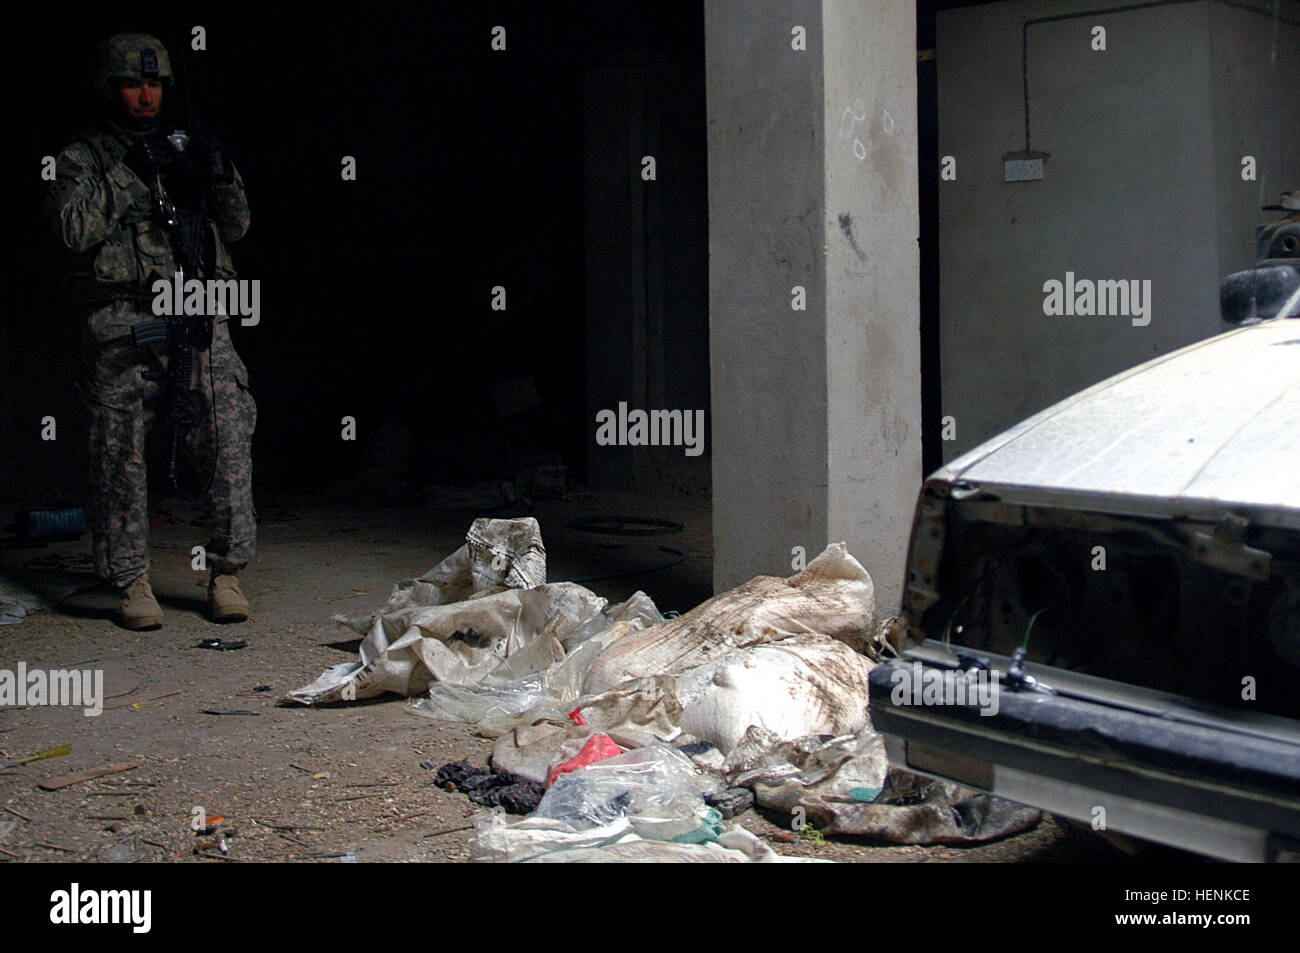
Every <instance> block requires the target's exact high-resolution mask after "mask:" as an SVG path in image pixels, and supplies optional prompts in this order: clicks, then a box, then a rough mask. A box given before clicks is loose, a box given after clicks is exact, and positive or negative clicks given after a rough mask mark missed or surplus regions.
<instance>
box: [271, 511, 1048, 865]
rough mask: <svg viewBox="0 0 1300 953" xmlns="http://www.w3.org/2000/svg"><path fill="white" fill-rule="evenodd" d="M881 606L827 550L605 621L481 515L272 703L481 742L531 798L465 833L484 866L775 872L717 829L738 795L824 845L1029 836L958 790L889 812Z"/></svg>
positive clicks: (1028, 820) (643, 602) (854, 568)
mask: <svg viewBox="0 0 1300 953" xmlns="http://www.w3.org/2000/svg"><path fill="white" fill-rule="evenodd" d="M875 608H876V607H875V592H874V588H873V586H872V582H871V577H870V576H869V575H868V574H867V572H866V570H865V569H864V568H863V567H862V565H861V564H860V563H859V562H858V561H857V560H856V559H854V558H853V557H852V556H851V555H849V553H848V551H847V549H846V548H845V546H844V544H843V543H837V544H833V545H831V546H828V547H827V548H826V549H825V551H823V552H822V553H821V554H820V555H819V556H818V557H817V558H816V559H814V560H813V561H812V562H810V563H809V564H808V566H807V568H805V569H804V570H803V571H802V572H799V573H797V574H795V575H793V576H790V577H789V578H785V579H782V578H778V577H773V576H760V577H757V578H755V579H752V580H750V581H749V582H747V583H745V584H744V585H742V586H739V587H737V588H736V589H733V590H730V591H729V592H726V593H723V594H721V595H718V596H715V597H714V598H713V599H710V600H708V601H707V602H705V603H703V604H702V605H700V606H698V607H696V608H695V609H693V610H691V611H690V612H688V613H686V614H684V615H681V616H679V617H677V618H673V619H664V618H663V616H662V615H661V614H660V613H659V611H658V609H657V608H656V607H655V605H654V603H653V602H652V601H651V599H650V598H649V597H648V596H647V595H645V593H642V592H637V593H636V594H635V595H633V596H632V597H631V598H630V599H628V600H627V601H626V602H622V603H618V604H610V603H608V602H607V601H606V600H604V599H601V598H600V597H599V596H597V595H595V594H594V593H592V592H591V591H590V590H588V589H586V588H584V587H582V586H580V585H577V584H575V583H547V582H546V550H545V547H544V545H543V543H542V539H541V533H540V529H539V527H538V525H537V522H536V520H534V519H531V518H526V519H517V520H491V519H480V520H476V521H475V522H474V524H473V526H472V527H471V528H470V531H469V533H468V534H467V537H466V543H465V545H464V546H462V547H461V548H460V549H459V550H457V551H456V552H455V553H453V554H452V555H451V556H449V557H448V558H447V559H445V560H443V561H442V562H441V563H439V564H438V565H437V566H435V567H434V568H433V569H432V570H430V571H429V572H428V573H426V574H425V575H423V576H421V577H420V578H418V579H413V580H409V581H407V582H405V583H403V584H401V585H400V586H398V587H397V588H395V590H394V592H393V594H392V595H391V596H390V597H389V599H388V602H387V603H386V604H385V605H384V606H383V608H381V609H380V610H379V611H377V612H376V613H374V614H373V615H372V616H369V617H367V618H363V619H348V618H344V617H336V618H337V619H338V621H340V622H342V623H343V624H345V625H347V626H349V627H350V628H352V629H353V630H354V631H356V632H358V633H359V634H362V635H364V636H365V638H364V640H363V641H362V644H361V649H360V658H359V659H358V660H357V661H355V662H349V663H345V664H343V665H338V666H335V667H333V668H331V669H328V670H327V671H326V672H324V673H323V674H322V675H321V676H320V678H318V679H317V680H316V681H315V682H313V683H312V684H311V685H308V686H305V687H304V688H301V689H298V690H297V691H295V692H291V693H290V694H289V695H288V696H287V697H286V699H284V701H286V702H296V703H301V704H320V703H324V702H334V701H343V700H357V699H362V698H368V697H373V696H376V695H380V694H383V693H385V692H395V693H397V694H399V695H404V696H407V697H412V698H416V699H417V700H416V701H415V702H414V703H413V706H414V708H415V709H416V710H417V711H419V712H420V713H422V714H425V715H427V716H429V717H433V718H437V719H442V720H451V721H458V722H462V723H469V724H474V725H476V726H477V729H478V731H479V732H480V733H482V734H484V735H486V736H488V737H493V738H495V739H496V743H495V746H494V749H493V753H492V759H491V764H492V768H493V769H495V770H496V771H507V772H510V773H511V774H513V775H516V776H518V777H520V778H524V779H527V780H529V781H535V782H538V783H542V784H546V785H547V788H546V794H545V795H544V796H543V797H542V800H541V803H540V805H539V806H538V809H537V811H536V812H535V813H533V814H532V815H530V816H529V817H526V818H524V819H523V820H510V819H508V818H507V817H506V816H505V814H504V813H503V812H494V813H488V814H484V815H480V817H479V820H478V830H477V832H476V835H475V837H474V848H473V850H474V856H475V858H476V859H480V860H509V861H515V860H548V861H551V860H566V861H567V860H594V859H602V858H603V859H614V860H649V859H656V858H658V859H665V860H708V861H716V860H723V861H731V860H734V861H745V862H751V861H767V862H770V861H774V860H778V859H781V858H779V857H778V856H777V855H776V854H775V853H774V852H773V851H772V850H771V849H770V848H769V847H767V846H766V845H765V844H763V842H761V841H759V840H758V839H757V838H755V837H753V835H752V834H749V833H748V832H747V831H744V830H743V828H740V827H738V826H737V827H734V828H733V829H731V830H727V829H726V828H725V826H724V824H723V820H724V817H723V815H724V813H729V811H728V810H727V806H728V804H731V803H734V798H733V797H731V796H730V795H734V793H735V790H736V789H737V788H746V789H749V790H752V791H753V795H754V797H755V798H756V799H757V801H758V803H759V804H760V805H761V806H765V807H770V808H773V809H776V810H780V811H786V812H790V813H791V815H792V816H794V817H806V818H807V819H808V822H809V823H812V824H814V825H816V826H818V827H821V828H823V829H824V830H827V831H830V832H836V833H854V834H868V835H874V836H879V837H886V838H888V839H891V840H894V841H901V842H909V843H922V842H938V841H944V842H955V841H961V840H974V839H984V838H988V837H991V836H999V835H1002V834H1006V833H1011V832H1013V831H1014V830H1018V829H1024V828H1026V827H1028V826H1032V824H1033V823H1036V822H1037V820H1038V814H1037V812H1029V811H1027V810H1026V811H1021V812H1019V813H1017V812H1015V811H1012V812H1011V814H1012V815H1013V816H1012V817H1010V818H1002V814H997V816H998V817H999V818H1002V819H1003V820H1005V821H1007V822H1006V823H1001V824H1000V825H999V826H998V827H997V829H991V828H990V826H989V825H988V824H987V823H985V819H987V818H988V817H989V816H990V812H989V811H988V810H983V811H981V810H979V809H972V810H968V811H967V812H966V813H965V814H963V813H962V811H960V810H958V809H956V806H957V805H960V804H961V803H963V798H964V800H965V801H973V800H975V799H979V798H984V799H985V800H989V799H988V797H987V796H986V795H977V794H976V793H975V792H962V791H961V790H960V789H957V788H954V787H952V786H940V785H932V786H930V787H929V788H927V789H926V790H925V791H922V792H921V794H920V795H919V796H918V794H917V792H916V791H914V790H913V791H909V792H908V794H907V796H906V797H903V798H894V799H893V803H892V804H891V803H886V802H888V801H890V799H891V797H892V796H893V795H892V793H891V790H889V789H888V785H887V777H888V766H887V761H886V758H885V754H884V749H883V744H882V743H881V740H880V738H879V737H878V736H877V735H876V734H875V732H874V730H873V729H872V728H871V724H870V720H869V718H868V715H867V691H868V689H867V676H868V674H869V673H870V671H871V669H872V668H873V667H874V665H875V662H874V661H873V656H874V650H875V645H876V640H875V638H874V633H875ZM799 811H802V814H800V813H798V812H799ZM900 811H901V812H905V813H904V814H903V815H900V814H899V813H898V812H900ZM994 813H996V812H994ZM1004 813H1005V812H1004ZM909 817H910V818H912V820H909V819H908V818H909ZM972 819H973V820H972ZM913 838H919V839H913Z"/></svg>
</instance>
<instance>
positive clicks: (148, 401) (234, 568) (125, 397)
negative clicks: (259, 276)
mask: <svg viewBox="0 0 1300 953" xmlns="http://www.w3.org/2000/svg"><path fill="white" fill-rule="evenodd" d="M150 317H151V316H150ZM194 363H195V367H194V371H193V374H192V375H191V381H192V386H193V387H194V389H195V391H196V392H197V394H198V401H199V403H198V407H199V413H198V415H197V416H198V420H197V424H196V426H195V427H193V428H192V429H191V430H190V431H189V432H188V433H186V434H184V435H183V437H182V440H181V443H180V449H181V451H182V452H183V454H184V456H185V457H186V459H187V461H188V463H189V465H190V472H191V476H190V477H189V480H188V485H187V481H184V480H182V482H181V488H182V490H184V491H185V492H187V493H191V494H192V493H194V492H196V490H198V489H202V490H203V493H202V496H201V502H202V503H203V505H204V507H205V511H206V512H205V516H206V523H207V529H208V533H209V536H210V539H209V541H208V544H207V546H206V562H207V565H208V568H209V569H211V570H212V571H213V572H238V571H239V570H240V569H242V568H243V567H244V565H245V564H247V563H248V561H249V559H251V558H252V555H253V548H254V546H255V544H256V540H257V520H256V516H255V514H254V511H253V494H252V459H251V454H250V451H251V445H252V437H253V428H254V427H255V425H256V423H257V405H256V403H255V402H254V401H253V395H252V394H251V393H250V392H249V390H248V370H247V368H245V366H244V362H243V361H242V360H240V358H239V355H238V354H236V353H235V348H234V345H233V344H232V343H231V340H230V332H229V330H228V329H227V327H226V324H225V322H222V323H220V324H217V325H216V327H215V330H214V332H213V336H212V346H211V348H209V349H208V350H206V351H201V352H198V353H197V354H196V355H195V361H194ZM166 364H167V355H166V348H165V346H164V345H149V346H137V345H136V344H135V343H134V341H133V340H132V339H131V338H130V337H127V338H119V339H117V340H115V341H108V342H105V341H89V342H87V350H86V360H85V380H84V386H85V395H86V398H87V402H88V404H89V410H90V482H91V488H92V502H93V508H94V516H93V519H92V523H91V528H92V536H93V541H92V551H93V556H94V564H95V572H96V574H97V575H98V576H99V577H100V578H101V579H105V580H110V581H112V582H113V583H114V584H116V585H118V586H125V585H128V584H130V583H131V582H132V581H133V580H135V579H136V578H137V577H139V576H140V575H142V574H143V573H145V572H146V571H148V569H149V538H148V536H149V503H148V481H147V475H148V474H147V465H146V462H145V438H146V436H148V434H149V432H150V431H151V430H152V429H154V425H155V423H156V422H157V420H158V418H159V416H160V415H164V414H165V413H166V411H167V407H168V406H169V404H168V401H169V397H170V395H169V394H167V388H168V384H167V383H166V382H165V381H163V382H159V381H150V380H145V379H144V377H143V374H144V373H145V372H146V371H149V372H161V371H163V370H164V369H165V367H166ZM209 364H210V368H209ZM182 472H184V470H183V469H182Z"/></svg>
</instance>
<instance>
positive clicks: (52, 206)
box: [46, 123, 249, 341]
mask: <svg viewBox="0 0 1300 953" xmlns="http://www.w3.org/2000/svg"><path fill="white" fill-rule="evenodd" d="M136 135H138V134H136V133H132V132H130V131H128V130H126V129H123V128H122V127H120V126H118V125H116V124H114V123H105V124H104V125H102V126H101V127H99V128H96V129H91V130H87V131H84V132H82V133H80V134H78V135H77V137H76V138H75V139H74V140H73V141H72V143H71V144H70V145H69V146H68V147H67V148H66V149H64V150H63V151H62V152H60V153H59V155H58V158H57V159H56V165H55V179H54V181H53V182H52V183H50V188H49V191H48V192H47V194H46V214H47V216H48V218H49V220H50V224H51V225H52V227H53V228H54V232H55V235H56V236H57V238H58V241H59V242H60V243H61V244H62V245H63V246H64V247H65V248H67V249H68V251H69V252H71V253H72V262H71V265H70V268H69V271H68V275H67V279H66V280H67V286H68V292H69V295H70V297H71V298H72V301H73V302H74V305H75V306H76V307H77V309H78V310H79V311H82V312H84V313H86V317H87V320H88V322H89V328H88V330H89V331H90V333H91V335H92V336H93V337H94V338H96V339H97V340H100V341H107V340H113V339H115V338H119V337H122V336H124V335H126V334H129V333H130V330H131V325H132V324H134V323H137V322H139V321H145V320H150V319H151V317H150V307H149V301H151V300H152V298H153V293H152V291H151V289H150V280H151V276H152V277H162V278H167V279H169V280H170V279H171V278H172V276H173V275H174V274H175V273H176V271H177V270H178V269H179V266H178V264H177V255H176V250H175V249H174V247H173V242H172V239H171V236H170V234H169V233H168V232H167V230H166V228H165V227H164V226H163V224H162V223H161V222H159V221H158V220H157V216H156V215H155V214H154V209H153V207H152V205H151V193H150V188H149V186H148V185H147V184H146V183H144V182H143V181H141V180H140V178H139V176H137V175H136V174H135V173H134V172H133V171H131V169H129V168H128V167H127V166H126V164H125V163H124V162H123V161H122V159H123V157H124V156H125V155H126V152H127V150H128V149H129V148H130V147H131V144H132V143H133V142H134V140H135V136H136ZM232 168H233V167H232ZM233 171H234V175H233V180H232V181H231V182H229V183H228V184H217V185H214V186H213V188H212V192H211V198H210V201H209V208H208V214H209V216H210V218H209V223H208V227H209V228H210V229H211V230H212V233H213V239H214V245H215V251H216V255H215V262H214V272H215V273H214V274H213V275H212V276H211V277H215V278H232V277H234V275H235V269H234V265H233V264H232V262H231V260H230V252H229V250H228V249H227V247H226V245H227V243H228V242H233V241H236V240H237V239H239V238H241V237H243V235H244V233H245V232H246V231H248V222H249V213H248V198H247V196H246V194H245V192H244V180H243V179H242V178H241V177H240V175H239V171H238V170H237V169H234V170H233ZM127 302H130V303H132V304H134V305H135V306H134V307H124V306H123V305H124V303H127ZM219 320H224V318H219Z"/></svg>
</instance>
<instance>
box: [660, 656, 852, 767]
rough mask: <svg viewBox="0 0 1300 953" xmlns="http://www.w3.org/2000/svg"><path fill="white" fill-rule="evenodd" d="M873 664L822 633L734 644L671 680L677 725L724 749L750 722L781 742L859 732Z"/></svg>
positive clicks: (733, 744)
mask: <svg viewBox="0 0 1300 953" xmlns="http://www.w3.org/2000/svg"><path fill="white" fill-rule="evenodd" d="M875 664H876V663H874V662H872V661H871V660H870V659H868V658H867V657H866V656H865V655H860V654H858V653H857V652H856V651H854V650H853V649H851V648H849V647H848V646H847V645H845V644H844V643H843V642H837V641H835V640H833V639H830V638H827V637H825V636H807V635H798V636H794V637H792V638H788V639H782V640H781V641H779V642H771V643H767V644H762V645H755V646H751V647H749V648H739V649H732V650H731V651H729V652H726V653H725V654H724V655H722V656H721V657H720V658H718V659H715V660H714V661H713V662H709V663H706V664H704V665H700V666H698V667H697V668H695V669H693V670H691V671H690V672H686V673H684V674H682V675H679V676H678V677H677V679H676V683H675V685H674V688H673V690H674V693H675V695H676V698H677V702H678V704H680V705H681V707H682V715H681V720H680V724H681V727H682V730H683V731H684V732H686V733H688V734H691V735H693V736H695V737H696V738H699V739H701V740H704V741H708V742H711V743H712V744H714V745H716V746H717V747H718V749H719V750H720V751H724V752H728V753H729V752H731V751H732V750H733V749H734V748H735V747H736V746H737V745H738V744H739V743H740V740H741V739H742V738H743V737H744V735H745V732H746V731H747V730H749V729H750V727H751V726H758V727H760V728H763V729H767V730H768V731H771V732H772V733H774V734H775V735H776V736H777V737H778V738H781V739H783V740H789V739H794V738H801V737H804V736H806V735H813V734H826V735H853V734H857V733H858V732H860V731H862V730H864V729H865V728H867V726H868V720H867V696H868V686H867V679H868V676H869V675H870V674H871V670H872V668H874V667H875Z"/></svg>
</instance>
